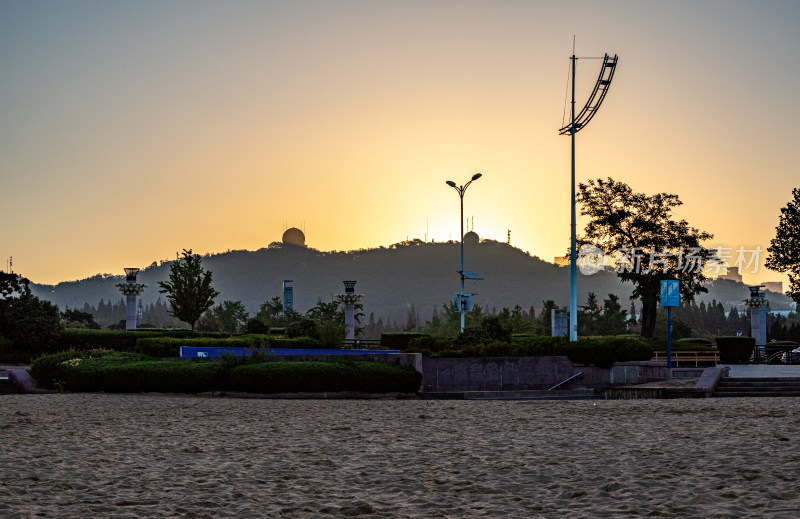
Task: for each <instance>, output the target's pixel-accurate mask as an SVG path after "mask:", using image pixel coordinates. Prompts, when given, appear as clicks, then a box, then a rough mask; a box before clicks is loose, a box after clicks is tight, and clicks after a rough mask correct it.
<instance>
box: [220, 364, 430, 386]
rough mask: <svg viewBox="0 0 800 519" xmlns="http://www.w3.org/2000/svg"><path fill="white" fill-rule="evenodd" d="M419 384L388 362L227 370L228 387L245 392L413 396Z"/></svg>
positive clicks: (412, 373) (413, 374) (411, 373)
mask: <svg viewBox="0 0 800 519" xmlns="http://www.w3.org/2000/svg"><path fill="white" fill-rule="evenodd" d="M421 383H422V374H421V373H419V372H418V371H417V370H415V369H414V368H412V367H410V366H400V365H398V364H393V363H388V362H366V361H348V360H333V361H312V362H266V363H261V364H246V365H243V366H238V367H236V368H234V369H233V370H232V371H231V385H232V387H233V388H234V389H235V390H237V391H244V392H247V393H321V392H336V391H358V392H363V393H415V392H416V391H418V390H419V387H420V384H421Z"/></svg>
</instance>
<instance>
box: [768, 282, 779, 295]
mask: <svg viewBox="0 0 800 519" xmlns="http://www.w3.org/2000/svg"><path fill="white" fill-rule="evenodd" d="M764 290H769V291H770V292H775V293H777V294H783V281H765V282H764Z"/></svg>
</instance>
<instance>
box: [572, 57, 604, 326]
mask: <svg viewBox="0 0 800 519" xmlns="http://www.w3.org/2000/svg"><path fill="white" fill-rule="evenodd" d="M570 59H571V60H572V122H571V123H569V124H568V125H566V126H564V127H563V128H561V129H560V130H558V134H559V135H570V136H571V137H572V192H571V197H572V198H571V204H570V208H571V210H572V219H571V230H572V232H571V237H570V246H569V340H570V341H575V340H577V339H578V264H577V259H578V255H577V250H576V247H577V238H576V235H575V221H576V220H575V134H576V133H578V132H579V131H581V130H582V129H583V128H585V127H586V125H587V124H589V121H591V120H592V117H594V115H595V114H596V113H597V110H598V109H599V108H600V105H601V104H602V103H603V99H605V98H606V94H607V93H608V88H609V87H610V86H611V80H612V79H613V78H614V72H615V71H616V69H617V55H616V54H614V57H613V58H612V57H610V56H609V55H608V54H606V55H605V56H604V57H603V66H602V67H601V68H600V76H598V78H597V83H595V85H594V89H593V90H592V94H591V95H590V96H589V100H588V101H586V104H585V105H584V106H583V109H582V110H581V111H580V112H579V113H578V114H577V115H576V114H575V65H576V64H577V62H578V58H577V57H576V56H575V54H573V55H572V57H571V58H570Z"/></svg>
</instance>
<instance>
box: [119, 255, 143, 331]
mask: <svg viewBox="0 0 800 519" xmlns="http://www.w3.org/2000/svg"><path fill="white" fill-rule="evenodd" d="M138 273H139V269H138V268H132V267H128V268H126V269H125V283H117V285H116V286H117V288H118V289H119V291H120V292H122V294H123V295H124V296H125V299H126V301H125V329H126V330H135V329H136V296H138V295H139V294H141V293H142V292H144V289H145V288H147V285H145V284H144V283H137V282H136V275H137V274H138Z"/></svg>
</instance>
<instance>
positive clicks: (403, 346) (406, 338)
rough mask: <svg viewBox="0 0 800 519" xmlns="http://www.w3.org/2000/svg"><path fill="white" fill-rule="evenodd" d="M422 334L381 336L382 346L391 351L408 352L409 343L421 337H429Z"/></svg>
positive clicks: (400, 333)
mask: <svg viewBox="0 0 800 519" xmlns="http://www.w3.org/2000/svg"><path fill="white" fill-rule="evenodd" d="M427 336H428V334H426V333H421V332H390V333H382V334H381V346H383V347H384V348H386V349H389V350H400V351H408V347H409V342H410V341H411V340H412V339H417V338H419V337H427Z"/></svg>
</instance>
